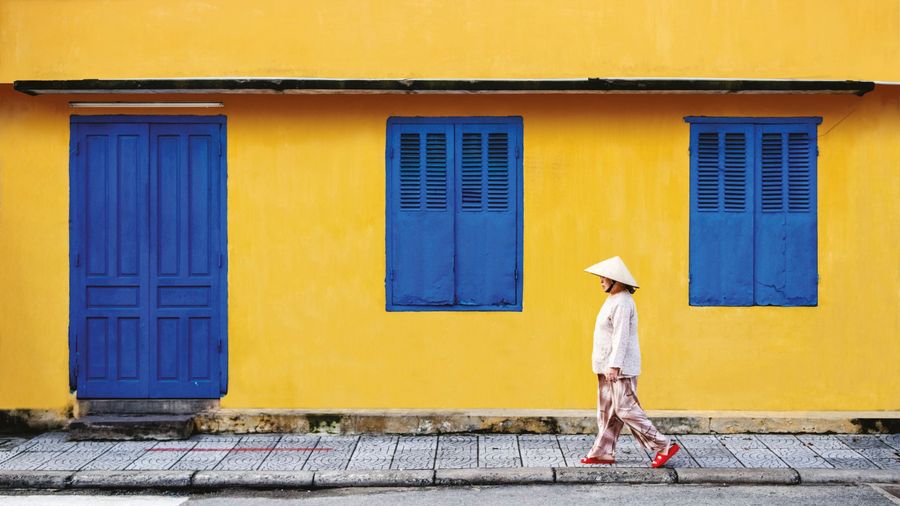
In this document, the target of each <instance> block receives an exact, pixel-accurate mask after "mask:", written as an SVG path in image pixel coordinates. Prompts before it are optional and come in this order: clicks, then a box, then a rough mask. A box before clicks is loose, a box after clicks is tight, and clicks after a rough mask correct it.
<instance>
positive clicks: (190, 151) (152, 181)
mask: <svg viewBox="0 0 900 506" xmlns="http://www.w3.org/2000/svg"><path fill="white" fill-rule="evenodd" d="M82 121H83V122H81V121H76V119H74V118H73V141H74V156H73V161H72V178H71V179H72V216H71V222H72V226H71V231H72V234H71V236H72V257H73V262H72V273H71V278H72V291H71V293H72V301H71V304H72V308H71V314H72V329H73V333H74V339H73V344H74V350H72V351H73V359H72V362H73V365H74V369H75V371H74V374H73V376H74V378H73V379H74V381H75V383H76V386H77V390H78V396H79V397H80V398H154V397H155V398H178V397H181V398H213V397H218V396H219V394H220V391H223V390H224V388H223V387H224V384H223V382H224V380H223V378H222V375H221V374H220V373H221V372H222V371H221V370H220V369H221V367H220V365H221V362H222V360H221V356H220V353H221V352H222V351H221V350H222V348H223V347H224V346H223V341H224V338H225V336H224V333H225V330H226V328H225V326H224V321H225V315H224V311H223V310H222V307H223V306H224V294H222V293H220V290H224V287H225V285H224V282H223V280H224V278H225V272H224V269H225V266H224V253H225V252H224V229H223V226H222V222H223V221H224V212H223V206H224V205H225V202H224V199H223V195H224V188H223V187H222V185H224V177H223V172H224V171H223V165H222V163H221V152H222V151H221V150H222V147H221V145H220V143H221V133H220V131H221V128H222V127H221V125H220V124H219V123H192V122H187V123H186V122H173V123H168V122H166V123H162V122H155V121H152V120H151V121H146V122H139V121H134V120H133V119H132V120H130V121H127V122H97V121H96V120H94V121H91V120H90V119H87V118H83V119H82Z"/></svg>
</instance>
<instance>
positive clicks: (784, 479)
mask: <svg viewBox="0 0 900 506" xmlns="http://www.w3.org/2000/svg"><path fill="white" fill-rule="evenodd" d="M675 474H677V475H678V483H686V484H695V483H696V484H711V485H797V484H799V483H800V474H799V473H798V472H797V470H795V469H790V468H787V469H783V468H782V469H747V468H696V467H693V468H692V467H682V468H677V469H675Z"/></svg>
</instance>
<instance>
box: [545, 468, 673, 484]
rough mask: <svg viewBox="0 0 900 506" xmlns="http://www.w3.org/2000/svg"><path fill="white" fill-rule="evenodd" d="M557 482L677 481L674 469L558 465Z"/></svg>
mask: <svg viewBox="0 0 900 506" xmlns="http://www.w3.org/2000/svg"><path fill="white" fill-rule="evenodd" d="M556 481H557V483H675V482H676V473H675V470H674V469H649V468H646V467H558V468H556Z"/></svg>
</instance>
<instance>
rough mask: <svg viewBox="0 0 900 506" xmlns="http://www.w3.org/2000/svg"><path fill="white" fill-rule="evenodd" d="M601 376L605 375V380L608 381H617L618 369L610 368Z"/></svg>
mask: <svg viewBox="0 0 900 506" xmlns="http://www.w3.org/2000/svg"><path fill="white" fill-rule="evenodd" d="M603 374H605V375H606V379H608V380H609V381H616V380H617V379H619V368H618V367H610V368H609V369H607V370H606V372H605V373H603Z"/></svg>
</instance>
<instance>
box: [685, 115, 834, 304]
mask: <svg viewBox="0 0 900 506" xmlns="http://www.w3.org/2000/svg"><path fill="white" fill-rule="evenodd" d="M684 121H685V122H686V123H688V124H689V125H690V130H689V139H688V148H689V163H688V170H689V174H688V181H689V187H688V197H689V198H688V200H689V206H688V214H689V224H688V233H689V235H690V238H689V241H688V246H689V247H688V264H689V271H688V305H689V306H692V307H816V306H818V303H819V301H818V298H819V296H818V287H819V276H818V256H819V255H818V253H819V252H818V247H819V245H818V226H819V220H818V218H819V209H818V200H819V198H818V180H819V178H818V156H819V142H818V139H819V136H818V125H820V124H821V123H822V117H821V116H785V117H746V116H728V117H720V116H685V117H684ZM695 124H696V125H732V126H738V125H739V126H744V127H748V128H750V129H751V130H752V131H753V132H754V134H753V136H752V142H751V143H750V144H749V146H748V148H749V149H750V152H751V153H752V155H751V158H752V166H751V167H750V168H749V171H750V173H751V174H752V181H753V186H752V188H749V189H748V192H749V193H750V194H751V195H752V196H753V197H752V201H751V206H752V207H751V210H750V216H751V220H752V221H751V229H752V230H753V233H752V235H751V241H752V243H753V244H754V250H753V252H752V256H751V261H752V264H751V265H750V266H749V268H750V269H751V270H753V272H754V274H753V300H752V303H751V304H724V303H705V302H698V301H695V300H694V298H693V295H692V287H693V286H694V285H693V281H694V280H693V276H694V275H695V274H696V273H695V272H693V269H692V268H691V266H692V265H693V262H692V261H691V255H692V251H691V250H692V247H691V246H692V243H693V227H694V214H695V213H696V212H700V211H698V210H696V209H695V205H696V203H695V202H694V198H695V197H694V194H695V189H694V181H695V176H696V175H695V173H694V171H695V170H696V167H695V166H694V161H693V152H694V150H695V149H698V146H695V145H694V142H693V141H694V130H693V127H694V125H695ZM762 125H797V126H802V127H804V128H807V129H809V131H810V132H811V140H812V141H813V146H812V149H814V152H813V153H812V155H811V160H810V177H811V179H812V181H811V188H810V191H811V193H812V207H811V209H810V210H809V213H811V214H812V217H813V218H812V219H813V222H814V223H815V228H814V232H815V235H814V237H815V238H816V239H815V242H814V244H815V248H816V251H815V252H814V259H815V271H816V272H815V290H814V292H815V294H814V296H813V297H812V299H811V300H810V301H809V302H808V303H789V302H785V303H780V304H764V303H759V302H758V300H759V299H757V293H756V283H757V281H756V266H757V263H758V262H760V261H761V260H760V259H761V258H762V257H761V256H759V255H758V252H757V250H756V249H755V244H756V240H757V236H756V230H757V228H756V227H757V216H758V214H760V212H761V211H760V208H759V205H760V201H759V197H758V196H757V192H758V191H760V188H761V184H762V182H761V180H760V179H759V178H758V175H759V174H760V170H761V169H760V163H761V161H760V160H757V159H756V158H757V156H756V155H757V153H758V152H759V150H760V149H761V144H760V136H759V135H758V132H759V128H760V126H762ZM784 198H785V199H787V196H786V195H785V197H784ZM785 205H787V204H785ZM719 212H726V211H719Z"/></svg>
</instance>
